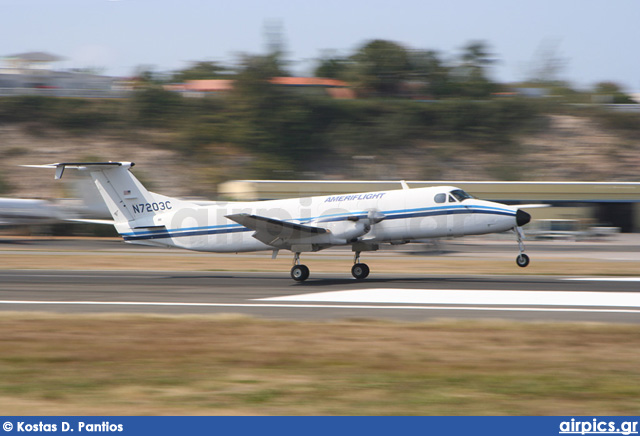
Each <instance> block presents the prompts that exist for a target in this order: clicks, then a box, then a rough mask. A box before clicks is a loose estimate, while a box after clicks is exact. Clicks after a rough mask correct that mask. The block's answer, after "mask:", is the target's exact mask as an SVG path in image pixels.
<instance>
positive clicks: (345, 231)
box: [325, 220, 371, 242]
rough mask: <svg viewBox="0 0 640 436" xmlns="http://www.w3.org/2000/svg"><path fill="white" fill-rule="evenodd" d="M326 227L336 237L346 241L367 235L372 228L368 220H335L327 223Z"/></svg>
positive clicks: (352, 240)
mask: <svg viewBox="0 0 640 436" xmlns="http://www.w3.org/2000/svg"><path fill="white" fill-rule="evenodd" d="M325 227H326V228H327V229H328V230H329V231H330V232H331V234H332V236H333V237H334V238H336V239H340V240H343V241H346V242H354V241H356V240H357V239H358V238H359V237H360V236H363V235H366V234H367V233H369V231H370V230H371V225H370V224H369V222H368V220H358V221H350V220H344V221H335V222H331V223H326V225H325Z"/></svg>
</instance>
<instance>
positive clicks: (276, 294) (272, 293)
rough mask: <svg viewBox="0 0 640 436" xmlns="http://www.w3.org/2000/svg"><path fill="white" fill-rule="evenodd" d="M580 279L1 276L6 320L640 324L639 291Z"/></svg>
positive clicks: (621, 283) (631, 281)
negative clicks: (45, 316)
mask: <svg viewBox="0 0 640 436" xmlns="http://www.w3.org/2000/svg"><path fill="white" fill-rule="evenodd" d="M575 279H576V278H575V277H543V276H495V277H492V276H420V275H415V276H411V277H404V278H397V277H396V276H391V275H381V274H376V275H375V277H370V278H368V279H366V280H363V281H356V280H355V279H351V278H345V277H344V275H339V274H329V273H327V274H322V273H315V274H314V275H313V277H312V278H310V279H309V280H308V281H306V282H304V283H295V282H293V281H292V280H291V278H290V277H289V276H288V274H287V273H286V272H283V273H258V272H256V273H243V272H186V273H185V272H145V271H136V272H122V271H118V272H106V271H105V272H90V271H89V272H87V271H81V272H75V271H33V270H31V271H20V270H4V271H0V311H47V312H59V313H152V314H220V313H239V314H246V315H251V316H257V317H262V318H273V319H285V320H333V319H353V318H356V319H361V318H375V319H391V320H398V321H425V320H430V319H442V318H448V319H451V318H455V319H478V318H481V319H509V320H522V321H587V322H621V323H640V304H639V303H638V297H640V289H639V288H640V281H637V279H635V278H612V281H611V280H603V279H598V278H593V279H592V278H585V279H586V280H585V279H580V280H575ZM621 279H622V280H621ZM381 289H382V290H383V291H380V290H381ZM353 291H358V292H357V296H356V297H355V300H354V299H353V297H349V298H347V296H349V295H351V294H352V293H353ZM465 291H472V292H473V294H468V293H465ZM522 291H529V292H522ZM375 292H377V293H378V294H379V293H380V292H382V293H383V295H384V298H383V300H384V301H374V302H372V300H371V299H370V297H369V296H370V295H371V294H372V293H375ZM531 292H535V293H536V294H531ZM461 293H462V295H472V296H474V297H475V296H479V297H481V300H482V298H484V297H485V296H489V295H490V296H491V299H487V300H486V302H483V301H481V302H480V303H478V302H477V301H475V302H473V303H472V304H468V303H466V302H465V301H453V302H449V301H444V302H442V301H435V302H433V301H430V298H431V296H433V295H435V294H438V295H445V297H446V296H447V295H457V294H461ZM538 293H539V294H538ZM407 295H409V297H407ZM521 295H540V297H541V299H540V301H541V302H542V304H537V302H536V301H535V300H534V301H530V300H529V301H524V302H522V303H520V302H518V301H519V300H518V301H516V302H513V298H512V297H513V296H517V297H519V296H521ZM574 295H575V298H573V296H574ZM590 295H596V296H600V297H604V298H603V299H602V300H599V301H605V302H604V303H602V305H594V304H590V303H587V302H585V296H590ZM608 295H611V297H612V301H623V303H612V304H616V305H615V306H614V305H611V304H608V303H607V300H608V299H607V296H608ZM496 296H497V297H496ZM502 296H504V301H501V297H502ZM549 296H559V297H561V298H560V300H561V301H560V302H559V303H557V302H554V303H553V304H549V303H547V302H546V300H545V298H546V297H549ZM543 297H544V298H543ZM613 297H616V299H614V298H613ZM627 297H628V298H627ZM273 298H275V299H273ZM358 298H361V299H362V300H361V301H359V300H358ZM407 298H409V299H407ZM534 298H535V297H534ZM620 298H621V299H622V300H619V299H620ZM627 300H629V301H628V302H627ZM505 302H507V303H505Z"/></svg>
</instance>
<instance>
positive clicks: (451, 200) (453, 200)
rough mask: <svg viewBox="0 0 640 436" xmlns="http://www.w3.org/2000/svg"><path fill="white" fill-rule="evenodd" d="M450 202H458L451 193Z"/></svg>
mask: <svg viewBox="0 0 640 436" xmlns="http://www.w3.org/2000/svg"><path fill="white" fill-rule="evenodd" d="M449 203H457V201H456V200H455V198H453V197H452V196H451V195H449Z"/></svg>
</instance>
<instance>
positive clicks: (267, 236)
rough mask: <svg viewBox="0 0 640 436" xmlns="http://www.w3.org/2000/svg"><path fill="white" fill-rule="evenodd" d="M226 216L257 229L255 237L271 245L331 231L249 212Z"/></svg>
mask: <svg viewBox="0 0 640 436" xmlns="http://www.w3.org/2000/svg"><path fill="white" fill-rule="evenodd" d="M226 218H229V219H230V220H232V221H235V222H237V223H238V224H241V225H243V226H245V227H247V228H249V229H251V230H255V233H254V234H253V237H254V238H256V239H257V240H258V241H260V242H264V243H265V244H267V245H271V246H279V245H281V243H282V242H296V241H299V240H302V239H305V238H309V237H311V236H315V235H320V234H324V233H329V230H327V229H324V228H322V227H313V226H305V225H302V224H295V223H291V222H288V221H282V220H278V219H275V218H267V217H263V216H258V215H250V214H248V213H237V214H233V215H227V216H226Z"/></svg>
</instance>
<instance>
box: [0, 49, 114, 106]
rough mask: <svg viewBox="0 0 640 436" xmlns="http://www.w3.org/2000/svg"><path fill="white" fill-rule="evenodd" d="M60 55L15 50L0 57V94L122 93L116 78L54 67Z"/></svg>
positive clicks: (87, 95) (91, 95) (83, 94)
mask: <svg viewBox="0 0 640 436" xmlns="http://www.w3.org/2000/svg"><path fill="white" fill-rule="evenodd" d="M62 60H64V58H63V57H61V56H57V55H53V54H49V53H44V52H29V53H19V54H14V55H9V56H4V57H3V58H2V64H1V66H0V96H13V95H40V96H51V97H82V98H91V97H100V98H104V97H124V96H126V92H124V91H123V90H121V89H117V86H116V85H117V83H118V81H119V79H118V78H115V77H109V76H101V75H98V74H91V73H88V72H82V71H60V70H56V69H54V65H55V63H56V62H60V61H62Z"/></svg>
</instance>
